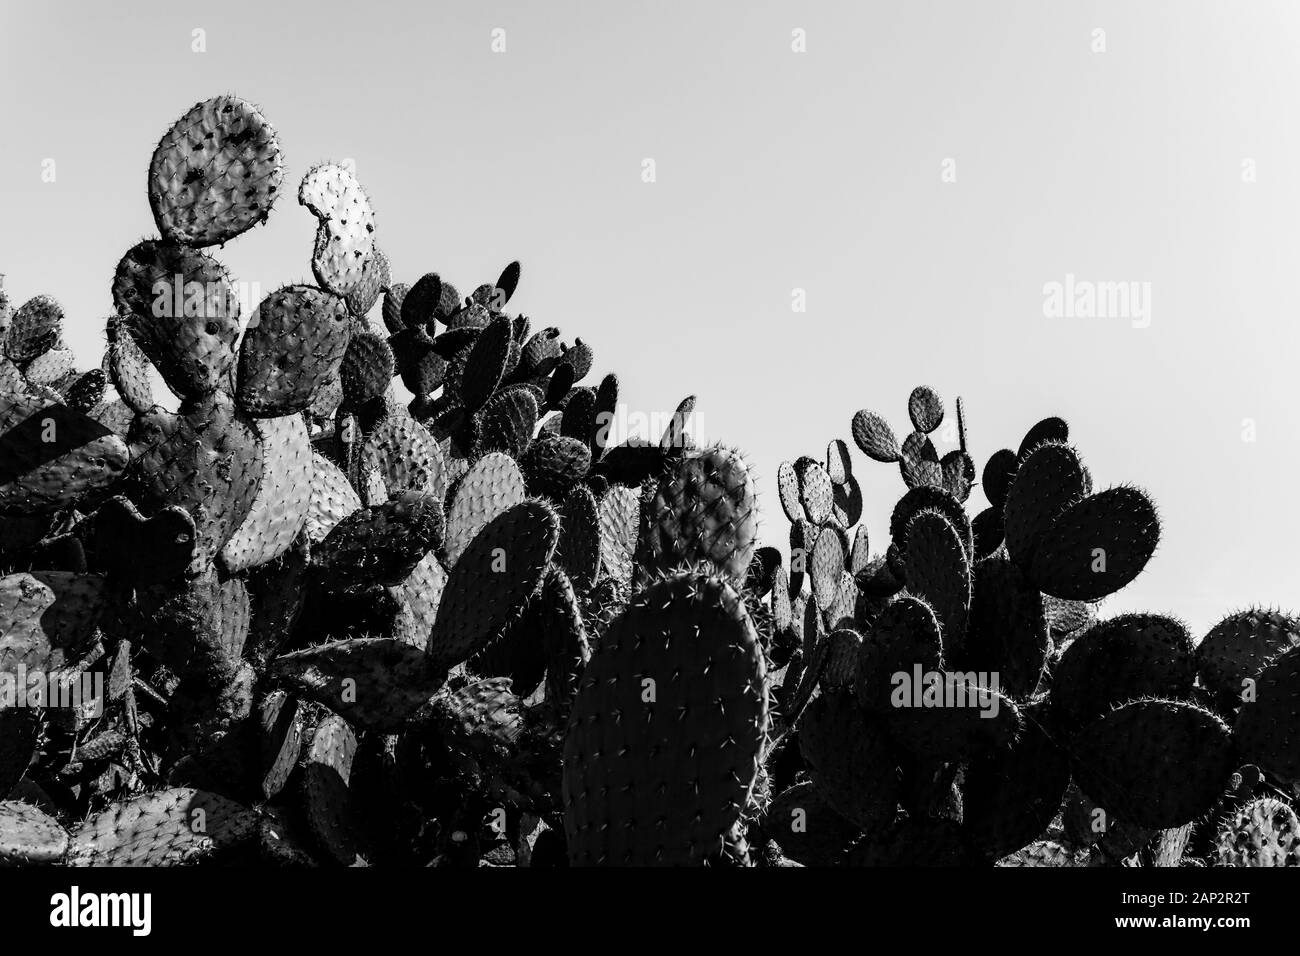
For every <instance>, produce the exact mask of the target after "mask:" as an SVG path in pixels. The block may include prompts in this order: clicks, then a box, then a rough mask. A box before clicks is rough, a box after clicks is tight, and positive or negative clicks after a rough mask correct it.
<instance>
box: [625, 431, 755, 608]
mask: <svg viewBox="0 0 1300 956" xmlns="http://www.w3.org/2000/svg"><path fill="white" fill-rule="evenodd" d="M647 517H648V523H647V534H646V539H645V548H644V552H643V554H642V556H641V564H642V566H643V567H644V568H645V569H646V570H648V571H668V570H671V569H673V568H678V567H682V566H684V565H687V564H691V563H693V562H699V561H705V562H709V563H710V564H712V565H713V566H714V567H716V568H717V569H718V571H719V572H720V573H722V574H723V575H725V576H727V577H728V578H730V579H731V580H733V581H735V582H737V583H740V582H743V581H744V580H745V573H746V571H748V570H749V562H750V561H751V560H752V559H753V557H754V548H755V547H757V544H758V505H757V502H756V501H755V490H754V481H753V479H752V478H751V477H750V474H749V468H748V467H747V466H746V465H745V463H744V461H743V460H742V459H741V457H740V456H739V455H738V454H737V453H736V452H734V451H731V450H729V449H726V448H720V447H716V448H710V449H706V450H703V451H700V452H696V453H691V454H687V455H686V456H685V457H683V458H682V459H681V461H679V462H678V463H677V464H676V465H675V466H673V467H672V469H671V471H670V472H669V473H668V474H667V475H666V476H665V477H663V478H662V479H661V480H660V481H659V484H658V487H657V489H656V491H655V495H654V498H653V500H652V503H651V505H650V514H649V515H648V516H647Z"/></svg>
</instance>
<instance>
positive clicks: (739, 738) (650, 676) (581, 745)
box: [564, 573, 767, 866]
mask: <svg viewBox="0 0 1300 956" xmlns="http://www.w3.org/2000/svg"><path fill="white" fill-rule="evenodd" d="M766 730H767V690H766V683H765V669H764V662H763V654H762V650H761V648H760V646H759V643H758V635H757V633H756V632H755V630H754V626H753V623H752V622H751V621H750V619H749V615H748V614H747V613H746V611H745V607H744V604H743V602H742V601H741V598H740V595H739V594H738V593H737V592H736V591H735V590H734V589H733V588H732V586H731V585H730V584H729V583H727V582H726V581H724V580H722V579H719V578H716V577H711V576H705V575H699V574H691V573H684V574H679V575H676V576H674V577H671V578H668V579H666V580H664V581H661V582H659V583H657V584H654V585H651V586H650V587H649V588H647V589H646V590H645V591H643V592H641V593H640V594H639V595H637V596H636V597H635V598H633V599H632V601H631V602H629V604H628V607H627V609H626V610H625V611H624V613H623V614H622V615H621V616H620V617H619V618H618V619H616V620H615V621H614V622H613V623H612V624H611V625H610V626H609V628H608V630H607V631H606V632H605V634H604V636H603V637H602V639H601V642H600V645H599V647H598V648H597V649H596V652H595V653H594V654H593V655H592V659H591V662H590V663H589V664H588V665H587V669H586V671H585V672H584V674H583V677H582V682H581V684H580V685H579V688H578V694H577V698H576V699H575V701H574V704H573V712H572V714H571V716H570V718H569V726H568V733H567V734H566V736H565V743H564V812H565V831H566V833H567V834H568V847H569V859H570V861H571V862H572V863H573V864H575V865H588V866H592V865H594V866H601V865H619V864H633V865H674V864H690V863H699V862H702V861H703V860H704V859H705V858H706V857H709V856H711V855H713V854H714V853H716V852H717V851H718V850H719V849H720V848H721V846H722V843H723V840H724V837H725V835H726V834H727V833H728V832H729V831H730V830H731V828H732V827H733V826H734V824H735V823H736V821H737V820H739V819H740V815H741V813H742V812H743V810H744V808H745V806H746V804H747V803H748V802H749V799H750V794H751V790H752V788H753V786H754V780H755V776H756V774H757V773H758V767H759V759H760V753H761V750H762V747H763V745H764V741H765V738H766Z"/></svg>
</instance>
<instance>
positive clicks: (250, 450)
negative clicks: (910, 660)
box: [128, 392, 262, 571]
mask: <svg viewBox="0 0 1300 956" xmlns="http://www.w3.org/2000/svg"><path fill="white" fill-rule="evenodd" d="M129 439H130V442H131V444H132V446H133V448H134V447H140V448H142V450H141V451H140V452H139V453H138V455H136V456H135V457H134V460H133V461H132V463H131V471H130V472H129V474H128V477H129V479H130V482H129V483H130V486H131V488H132V489H133V491H134V495H135V501H136V503H137V504H138V505H139V506H140V510H141V511H142V512H143V513H144V514H146V515H152V514H154V513H156V512H157V511H159V510H161V509H163V508H166V507H168V506H169V505H178V506H180V507H182V508H184V509H185V510H186V511H188V512H189V514H190V516H191V517H192V518H193V519H194V525H195V528H196V530H197V532H198V540H197V542H196V544H195V549H194V563H193V564H192V569H193V570H195V571H199V570H202V569H203V567H205V566H206V565H207V564H208V562H210V561H211V560H212V559H213V558H214V557H215V556H216V554H217V552H218V551H220V550H221V548H222V546H223V545H224V544H225V543H226V542H227V541H228V540H229V539H230V536H231V535H232V534H234V532H235V530H236V529H237V528H238V527H239V525H240V524H241V523H242V522H243V520H244V518H245V517H247V515H248V513H249V511H250V510H251V509H252V506H253V501H254V499H255V498H256V496H257V489H258V486H259V485H260V484H261V480H262V445H261V442H259V441H258V439H257V434H256V432H254V431H253V429H252V427H251V426H250V425H249V424H248V423H247V422H246V421H245V420H244V419H242V418H241V417H240V416H239V415H238V414H237V413H236V410H235V407H234V402H233V400H232V399H231V398H230V396H229V395H227V394H226V393H225V392H214V393H212V394H211V395H210V396H208V397H206V398H203V399H200V400H197V401H192V402H187V403H185V404H184V405H182V406H181V409H180V412H179V414H176V415H172V414H170V413H168V412H164V411H163V410H162V409H160V408H155V409H154V411H153V413H151V414H150V415H147V416H138V417H137V418H136V420H135V421H134V422H133V423H132V425H131V432H130V435H129Z"/></svg>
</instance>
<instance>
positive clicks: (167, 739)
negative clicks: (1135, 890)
mask: <svg viewBox="0 0 1300 956" xmlns="http://www.w3.org/2000/svg"><path fill="white" fill-rule="evenodd" d="M285 174H286V169H285V167H284V163H283V158H282V154H281V150H280V145H279V137H278V134H277V133H276V131H275V130H274V129H273V128H272V126H271V124H270V122H269V120H268V119H267V117H266V116H264V115H263V114H262V112H261V111H260V110H259V109H257V108H255V107H253V106H252V105H251V104H249V103H247V102H245V101H243V100H240V99H238V98H236V97H233V96H220V97H216V98H214V99H212V100H209V101H206V102H203V103H199V104H197V105H195V106H194V107H193V108H192V109H190V110H189V111H188V112H186V113H185V115H184V116H183V117H182V118H181V119H180V120H179V121H177V123H176V124H175V126H173V127H172V128H171V129H170V130H168V131H167V132H166V133H165V134H164V135H163V136H162V138H161V141H160V142H159V144H158V146H157V148H156V150H155V151H154V153H153V157H152V160H151V162H150V165H149V176H148V195H147V197H142V199H146V198H147V200H148V202H149V207H150V209H151V211H152V213H153V217H154V219H155V221H156V223H157V227H158V230H159V233H160V234H159V235H158V236H156V237H147V238H145V239H144V240H143V241H136V240H135V239H134V238H131V239H127V238H124V240H123V254H122V258H121V261H120V262H119V263H118V264H117V267H116V270H115V271H113V274H112V278H111V283H106V288H105V290H104V292H105V299H106V303H107V302H111V308H112V310H113V313H112V315H111V316H110V317H109V318H108V319H107V320H106V321H105V322H104V334H105V341H106V343H107V349H106V352H105V354H104V357H103V363H102V367H99V368H92V369H90V370H88V371H84V372H78V371H77V370H76V369H75V367H74V358H73V356H72V353H71V351H70V350H69V349H68V348H67V346H66V344H65V343H64V339H63V332H64V326H65V323H66V322H68V321H69V319H68V318H67V317H66V316H65V315H64V312H63V309H62V308H61V307H60V306H59V304H58V302H57V301H56V300H55V299H54V298H51V297H50V296H48V295H37V296H35V297H33V298H31V299H29V300H28V301H27V302H25V303H24V304H22V305H20V306H19V307H18V308H17V309H14V310H11V309H10V306H9V303H8V300H7V299H6V298H5V297H4V294H3V292H0V345H2V346H3V347H2V348H0V865H4V864H27V865H42V866H58V865H73V866H75V865H141V864H145V865H173V864H181V863H199V862H205V863H209V864H213V865H221V864H227V865H247V866H290V867H298V866H322V867H327V866H354V865H361V866H365V865H392V866H426V865H439V866H450V867H478V866H510V865H514V866H534V867H560V866H570V865H573V866H600V865H606V866H618V865H711V866H791V865H795V866H797V865H804V866H824V865H842V866H940V865H948V866H993V865H1005V866H1108V865H1109V866H1116V865H1135V864H1136V865H1162V866H1172V865H1186V866H1300V822H1298V821H1297V815H1296V803H1297V799H1298V798H1300V620H1297V619H1296V618H1294V617H1292V616H1290V615H1289V614H1287V613H1285V612H1283V611H1279V610H1277V609H1273V608H1249V609H1245V610H1238V611H1235V612H1234V613H1231V614H1229V615H1228V616H1226V617H1225V618H1224V619H1223V621H1222V622H1221V623H1220V624H1218V625H1217V626H1215V627H1214V628H1213V629H1212V630H1211V631H1210V632H1209V633H1208V634H1207V635H1203V636H1202V635H1196V634H1192V633H1190V632H1189V630H1188V628H1187V626H1186V625H1185V624H1184V623H1183V622H1182V621H1180V620H1178V618H1177V617H1175V616H1173V615H1172V614H1169V613H1166V612H1165V609H1160V610H1159V611H1156V612H1152V613H1128V614H1112V613H1107V610H1106V609H1105V607H1104V601H1105V599H1106V598H1107V597H1108V596H1109V595H1112V594H1114V593H1115V592H1117V591H1119V590H1121V589H1123V588H1126V587H1128V586H1130V585H1131V584H1132V582H1133V581H1134V580H1135V579H1136V578H1138V576H1139V575H1140V574H1141V573H1142V571H1143V570H1144V568H1145V567H1146V565H1147V564H1148V562H1149V561H1150V560H1151V559H1152V557H1153V555H1154V554H1155V551H1156V548H1157V546H1158V545H1159V543H1160V537H1161V525H1160V519H1159V516H1158V513H1157V510H1156V507H1155V504H1154V502H1152V501H1151V499H1150V498H1149V497H1148V495H1147V494H1146V493H1145V492H1143V491H1142V490H1141V489H1140V488H1137V487H1135V486H1133V485H1130V484H1125V483H1122V481H1121V482H1120V483H1116V484H1112V485H1108V486H1102V485H1099V484H1096V483H1095V482H1096V481H1097V480H1098V479H1094V476H1093V474H1092V473H1091V472H1090V471H1089V470H1088V468H1087V466H1086V465H1085V464H1084V458H1083V456H1082V453H1081V451H1080V449H1079V448H1077V447H1076V446H1075V445H1074V444H1073V443H1072V440H1071V434H1070V429H1069V427H1068V426H1067V424H1066V423H1065V422H1064V421H1062V420H1061V419H1059V418H1046V419H1044V420H1042V421H1041V422H1039V423H1038V424H1036V425H1034V426H1033V427H1031V428H1030V429H1029V430H1028V433H1027V434H1026V435H1025V437H1024V439H1023V440H1022V441H1020V442H1019V443H1018V445H1016V446H1015V448H1014V450H1013V449H1012V448H1003V449H1001V450H994V449H989V451H991V454H988V457H987V458H986V459H985V463H984V465H983V467H982V468H980V467H979V465H978V463H977V461H976V459H975V457H974V455H973V452H972V451H971V448H973V444H970V443H972V442H974V441H975V440H977V439H982V438H983V437H984V436H981V435H979V434H978V429H976V431H975V432H974V433H973V435H968V431H967V420H966V409H965V408H964V406H963V404H962V402H961V400H960V399H957V400H956V402H955V403H954V405H953V411H954V414H955V418H956V425H957V427H956V429H955V430H953V432H952V435H953V436H955V439H956V446H957V447H955V448H953V449H952V450H950V451H948V452H947V453H946V454H943V455H940V452H939V450H938V448H937V447H936V444H935V439H934V438H933V437H932V436H934V435H935V434H936V432H937V431H938V429H940V427H941V426H942V425H943V424H944V421H945V418H946V415H947V410H946V408H945V402H944V400H943V398H942V397H941V395H940V393H939V392H938V391H936V390H935V389H932V388H929V387H925V386H922V387H919V388H917V389H915V390H914V391H913V392H912V394H911V395H910V396H908V398H907V403H906V404H907V416H908V419H909V421H910V430H909V431H907V432H906V433H899V432H896V431H895V430H894V427H893V426H892V425H891V423H890V419H889V416H886V415H882V414H877V413H876V412H874V411H870V410H866V409H864V410H861V411H857V412H856V413H853V412H852V410H845V418H844V426H845V429H846V431H847V432H848V437H849V438H851V440H852V444H850V443H849V442H848V441H845V440H843V439H841V438H836V437H833V436H828V437H830V440H829V442H828V444H827V446H826V449H825V454H824V455H823V454H822V453H821V452H820V451H818V452H816V454H813V455H807V454H803V452H804V451H808V450H809V449H799V448H791V450H790V452H791V455H790V460H789V461H788V462H786V463H783V464H782V465H781V467H780V468H779V469H778V471H777V474H776V475H775V478H776V487H775V489H774V490H775V492H776V493H775V495H774V496H773V498H772V500H771V502H770V503H769V507H768V508H767V509H766V510H767V514H768V515H769V516H775V515H777V514H778V513H779V512H778V509H777V507H776V506H777V504H778V503H779V507H780V511H784V513H785V516H786V518H788V519H789V537H788V545H789V547H788V549H787V548H785V547H784V544H785V541H780V542H778V543H779V544H781V545H782V546H781V547H774V546H773V543H772V542H771V540H769V541H768V543H767V545H764V544H763V542H762V537H763V533H764V532H765V531H766V532H767V533H768V534H770V533H771V527H770V526H769V527H767V528H765V529H763V528H760V524H759V520H758V519H759V515H760V508H759V501H758V491H757V485H756V482H755V478H754V476H753V474H752V473H751V470H750V468H749V466H748V465H747V463H746V459H745V457H744V455H743V454H742V453H741V452H740V451H738V450H736V449H734V448H729V447H725V446H720V445H715V446H709V447H700V446H697V445H696V443H695V441H694V440H693V439H692V437H691V434H690V429H689V421H690V417H691V414H692V412H693V409H694V406H695V399H694V397H688V398H686V399H685V400H683V401H681V402H680V403H679V404H678V405H677V406H676V412H675V413H674V414H673V415H672V417H671V422H670V424H669V426H668V428H667V430H666V431H665V433H664V434H663V435H662V436H656V435H650V436H631V437H628V438H627V439H626V440H625V441H623V443H622V444H615V443H614V442H613V441H612V440H611V432H610V424H611V416H613V415H614V414H615V413H616V411H617V409H618V408H619V406H620V401H623V402H626V401H627V399H626V397H624V396H620V393H619V382H618V379H617V378H616V377H615V376H614V375H606V376H605V377H604V378H602V379H600V380H599V381H592V380H590V379H589V378H588V376H589V375H591V372H592V368H593V365H594V362H595V353H594V351H593V349H592V347H591V346H590V345H589V344H588V343H586V342H584V341H583V340H582V339H578V338H575V339H573V340H572V341H571V342H570V341H568V340H566V339H565V338H564V335H563V333H562V332H561V331H560V330H559V329H557V328H554V327H545V328H540V329H536V330H534V329H533V323H532V322H531V321H530V320H529V318H527V317H526V316H524V315H518V314H513V313H511V312H509V311H508V306H509V304H510V302H511V299H512V297H513V296H514V294H515V291H516V288H517V287H518V286H519V284H520V282H521V280H522V278H523V276H522V272H521V269H520V266H519V264H518V263H510V264H509V265H507V266H505V268H504V269H502V270H501V271H500V273H499V276H498V278H497V279H496V280H495V281H492V282H485V283H479V284H475V285H473V286H465V287H464V288H472V290H473V291H472V292H471V293H470V294H469V295H463V294H462V293H461V292H460V291H459V290H458V289H457V287H456V286H454V285H453V284H452V282H451V281H449V279H448V278H445V277H443V276H441V275H440V274H438V273H436V272H429V273H427V274H424V275H421V276H414V275H412V276H407V277H405V278H407V279H409V280H411V281H409V282H398V281H396V279H397V278H398V277H397V276H394V275H393V274H392V272H391V270H390V263H389V259H388V258H387V256H386V255H385V254H384V252H383V251H382V250H381V248H380V246H379V244H378V242H379V237H378V233H377V227H376V223H377V221H378V218H377V216H376V212H375V210H374V209H372V208H371V204H370V200H369V197H368V194H367V192H366V190H365V188H364V186H363V185H362V183H361V182H360V181H359V180H358V179H357V177H356V175H355V174H354V173H353V172H352V171H351V170H350V169H348V168H345V167H342V166H337V165H332V164H322V165H317V166H315V167H312V168H311V169H310V170H309V171H307V172H306V173H305V176H304V177H303V178H302V180H301V183H300V186H299V190H298V193H297V198H298V201H299V203H301V204H302V205H303V206H305V207H306V208H307V210H308V211H309V212H310V213H311V216H312V217H313V219H314V221H315V229H316V232H315V235H314V236H304V237H303V265H304V267H305V266H306V265H307V263H308V262H310V266H311V274H312V275H313V276H314V278H315V283H316V284H315V285H310V284H302V283H295V284H286V285H285V286H283V287H282V288H279V289H276V290H274V291H272V292H271V293H270V294H269V295H267V296H266V297H265V298H264V300H263V301H262V302H260V303H258V304H256V308H255V309H249V310H245V311H246V312H249V313H250V314H243V315H241V313H240V307H239V304H238V300H237V298H236V296H235V294H234V288H235V287H234V285H233V283H234V279H233V277H232V276H231V275H230V274H229V273H228V271H227V270H226V268H225V266H223V265H222V263H221V262H220V257H221V247H222V246H223V244H224V243H226V242H229V241H234V240H237V239H238V237H240V236H241V235H242V234H244V233H245V232H247V231H248V230H250V229H255V228H256V227H257V226H258V225H260V224H261V223H263V222H265V221H266V220H267V218H268V217H269V216H270V215H271V213H272V206H273V204H274V202H275V201H276V199H277V198H279V196H280V195H281V193H282V189H281V186H282V184H283V182H284V178H285ZM493 271H495V269H494V270H493ZM104 272H105V275H108V272H109V270H108V269H105V270H104ZM305 272H306V269H304V274H305ZM160 288H161V289H162V294H159V289H160ZM158 381H161V382H162V383H163V384H165V386H166V387H167V388H168V389H170V390H171V391H172V392H173V393H174V394H175V398H176V402H175V403H169V404H168V407H167V408H164V407H163V406H162V405H159V404H157V399H158V397H159V396H157V395H156V394H155V387H154V384H155V383H156V382H158ZM399 394H400V395H401V396H402V398H401V399H399V397H398V396H399ZM408 394H409V395H410V396H411V397H410V398H409V399H408V398H407V395H408ZM677 398H678V396H672V395H643V396H637V397H636V400H635V405H636V407H639V408H661V407H664V403H665V402H673V401H676V400H677ZM667 407H673V406H672V405H669V406H667ZM171 408H174V409H175V410H174V411H173V410H169V409H171ZM899 434H902V438H901V440H900V438H899V437H898V436H899ZM795 440H797V441H799V442H803V441H804V440H805V436H802V435H801V436H797V439H796V438H795V437H792V442H793V441H795ZM940 444H942V442H941V443H940ZM852 445H856V446H857V448H858V449H860V450H861V452H862V453H863V454H864V455H865V456H866V459H868V460H871V461H875V462H883V463H888V464H894V465H897V466H898V469H899V471H900V473H901V476H902V478H903V482H904V484H905V488H903V489H901V494H900V495H899V497H898V499H897V500H896V501H878V502H866V501H864V496H863V493H862V489H861V486H860V485H859V483H858V480H857V478H856V477H855V474H854V469H855V468H856V467H858V466H859V465H860V464H861V465H862V467H874V466H871V465H867V464H865V463H864V459H863V458H862V457H861V456H859V455H858V454H857V453H856V452H855V451H854V450H853V447H852ZM1107 477H1109V476H1107ZM1119 477H1121V478H1122V477H1124V476H1119ZM1129 477H1140V476H1129ZM977 489H978V491H979V492H980V494H981V495H982V497H983V498H984V499H986V500H987V502H988V507H986V508H984V509H982V510H980V509H978V508H977V507H975V506H974V505H973V504H972V495H973V494H974V492H975V491H976V490H977ZM868 510H869V511H870V512H871V513H872V514H873V515H875V516H877V517H880V518H886V517H887V518H888V529H889V540H888V541H884V542H880V541H877V542H874V545H875V547H874V548H873V542H872V541H871V540H870V538H869V536H868V533H867V527H866V524H865V523H864V521H863V516H864V513H866V512H868ZM779 535H780V537H781V538H784V537H785V533H784V532H780V533H779ZM33 675H35V676H36V677H38V678H39V680H38V684H39V685H40V686H41V687H44V688H45V692H44V693H43V694H33V695H29V694H28V690H29V689H30V688H31V687H33V686H35V685H33V684H32V682H31V679H30V678H31V677H32V676H33ZM51 688H63V689H65V690H66V689H75V690H78V691H79V693H78V694H75V695H72V696H68V695H57V694H53V693H52V692H51Z"/></svg>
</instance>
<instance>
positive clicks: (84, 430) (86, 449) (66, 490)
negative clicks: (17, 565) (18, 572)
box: [0, 392, 129, 546]
mask: <svg viewBox="0 0 1300 956" xmlns="http://www.w3.org/2000/svg"><path fill="white" fill-rule="evenodd" d="M128 460H129V454H128V451H127V446H126V444H125V443H124V442H123V441H122V439H121V438H119V437H118V436H117V435H114V434H113V433H112V432H110V431H109V430H108V429H107V428H105V427H104V426H103V425H101V424H100V423H99V422H97V421H95V420H94V419H93V418H90V417H88V416H86V415H82V414H81V413H79V412H75V411H73V410H72V409H70V408H68V407H66V406H64V405H57V404H51V403H49V402H47V401H46V400H44V399H40V398H35V397H30V396H25V395H17V394H13V393H3V392H0V515H31V514H47V513H50V512H53V511H57V510H58V509H60V508H64V507H67V506H69V505H72V504H75V503H76V502H77V501H78V500H80V499H81V498H83V497H84V496H86V495H89V494H91V493H93V492H96V491H100V490H102V489H104V488H107V487H108V486H110V485H111V484H112V483H113V482H114V481H116V480H117V478H118V477H119V476H120V475H121V474H122V472H123V470H124V469H125V468H126V466H127V462H128ZM0 546H2V545H0Z"/></svg>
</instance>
